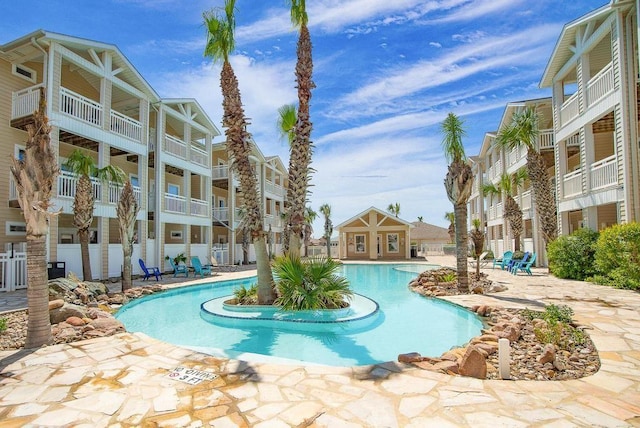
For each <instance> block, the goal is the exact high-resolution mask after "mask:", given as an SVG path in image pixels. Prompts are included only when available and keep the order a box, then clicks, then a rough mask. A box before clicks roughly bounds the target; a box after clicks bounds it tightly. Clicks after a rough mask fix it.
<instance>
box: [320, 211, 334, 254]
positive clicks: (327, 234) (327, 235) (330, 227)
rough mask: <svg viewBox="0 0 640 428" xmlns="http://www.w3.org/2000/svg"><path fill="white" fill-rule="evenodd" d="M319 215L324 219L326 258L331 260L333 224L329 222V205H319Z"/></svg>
mask: <svg viewBox="0 0 640 428" xmlns="http://www.w3.org/2000/svg"><path fill="white" fill-rule="evenodd" d="M320 213H321V214H322V216H323V217H324V239H325V241H326V244H327V257H328V258H331V235H332V234H333V223H332V222H331V205H329V204H322V205H320Z"/></svg>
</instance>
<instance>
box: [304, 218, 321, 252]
mask: <svg viewBox="0 0 640 428" xmlns="http://www.w3.org/2000/svg"><path fill="white" fill-rule="evenodd" d="M316 218H318V213H317V212H315V211H314V210H313V208H311V207H307V208H306V209H305V210H304V255H305V256H308V255H309V244H310V243H311V235H313V222H314V221H316Z"/></svg>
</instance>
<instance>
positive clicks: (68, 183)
mask: <svg viewBox="0 0 640 428" xmlns="http://www.w3.org/2000/svg"><path fill="white" fill-rule="evenodd" d="M79 179H80V176H79V175H78V174H74V173H71V172H69V171H60V175H58V193H57V196H58V197H59V198H63V199H74V198H75V197H76V187H77V186H78V180H79ZM91 187H92V189H93V199H94V200H95V201H100V200H101V199H102V198H101V194H102V182H101V181H100V180H98V179H97V178H95V177H92V178H91Z"/></svg>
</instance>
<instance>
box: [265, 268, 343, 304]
mask: <svg viewBox="0 0 640 428" xmlns="http://www.w3.org/2000/svg"><path fill="white" fill-rule="evenodd" d="M340 265H341V263H340V262H339V261H337V260H334V259H328V258H326V257H310V258H308V259H305V260H304V261H302V260H300V259H298V258H294V259H292V258H290V257H289V256H282V257H277V258H276V259H275V261H274V262H273V272H274V276H275V278H277V280H276V287H277V289H278V298H277V299H276V301H275V304H276V305H279V306H282V308H283V309H285V310H305V309H306V310H314V309H337V308H342V307H345V306H346V305H347V303H346V300H348V299H351V296H352V295H353V292H352V291H351V289H350V288H349V281H347V279H346V278H344V277H342V276H339V275H337V274H336V271H337V269H338V268H339V267H340Z"/></svg>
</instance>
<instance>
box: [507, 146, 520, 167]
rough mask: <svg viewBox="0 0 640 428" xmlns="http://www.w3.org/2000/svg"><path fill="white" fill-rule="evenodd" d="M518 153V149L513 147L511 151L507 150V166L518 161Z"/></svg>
mask: <svg viewBox="0 0 640 428" xmlns="http://www.w3.org/2000/svg"><path fill="white" fill-rule="evenodd" d="M518 152H519V150H518V147H514V148H513V149H511V150H509V153H507V163H508V164H509V166H511V165H514V164H516V163H518V161H519V160H520V159H519V156H518V155H519V153H518Z"/></svg>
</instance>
